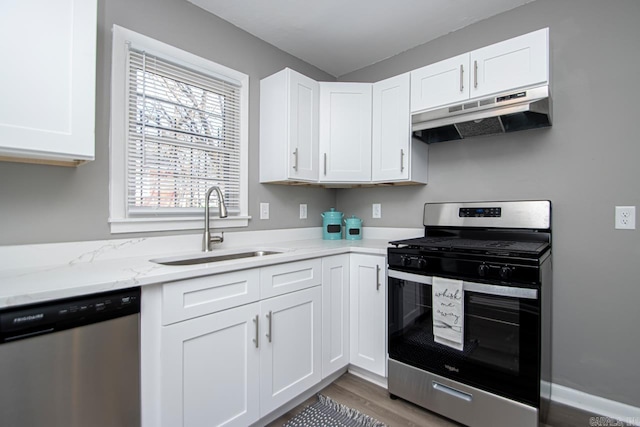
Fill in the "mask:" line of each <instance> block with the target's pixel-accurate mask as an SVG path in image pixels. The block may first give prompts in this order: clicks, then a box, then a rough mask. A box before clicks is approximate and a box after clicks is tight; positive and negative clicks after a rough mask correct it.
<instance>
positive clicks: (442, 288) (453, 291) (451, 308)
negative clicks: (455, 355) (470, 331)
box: [431, 277, 464, 350]
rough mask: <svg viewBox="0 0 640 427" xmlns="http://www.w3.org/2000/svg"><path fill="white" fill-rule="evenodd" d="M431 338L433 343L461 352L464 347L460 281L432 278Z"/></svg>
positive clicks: (462, 302)
mask: <svg viewBox="0 0 640 427" xmlns="http://www.w3.org/2000/svg"><path fill="white" fill-rule="evenodd" d="M431 288H432V297H433V336H434V339H435V342H437V343H440V344H443V345H446V346H449V347H451V348H455V349H456V350H462V349H463V347H464V290H463V284H462V280H452V279H445V278H444V277H434V278H433V284H432V287H431Z"/></svg>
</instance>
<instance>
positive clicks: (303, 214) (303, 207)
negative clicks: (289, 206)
mask: <svg viewBox="0 0 640 427" xmlns="http://www.w3.org/2000/svg"><path fill="white" fill-rule="evenodd" d="M300 219H307V205H306V203H300Z"/></svg>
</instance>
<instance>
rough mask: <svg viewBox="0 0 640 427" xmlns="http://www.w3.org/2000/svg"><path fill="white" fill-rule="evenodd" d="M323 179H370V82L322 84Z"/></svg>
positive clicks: (359, 180)
mask: <svg viewBox="0 0 640 427" xmlns="http://www.w3.org/2000/svg"><path fill="white" fill-rule="evenodd" d="M320 181H321V182H363V181H364V182H367V181H371V84H370V83H320Z"/></svg>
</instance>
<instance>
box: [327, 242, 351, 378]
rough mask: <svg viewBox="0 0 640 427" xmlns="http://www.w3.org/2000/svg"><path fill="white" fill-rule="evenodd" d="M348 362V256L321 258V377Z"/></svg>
mask: <svg viewBox="0 0 640 427" xmlns="http://www.w3.org/2000/svg"><path fill="white" fill-rule="evenodd" d="M348 364H349V255H347V254H345V255H335V256H330V257H326V258H323V259H322V378H326V377H327V376H329V375H331V374H333V373H334V372H336V371H338V370H340V369H342V368H344V367H345V366H347V365H348Z"/></svg>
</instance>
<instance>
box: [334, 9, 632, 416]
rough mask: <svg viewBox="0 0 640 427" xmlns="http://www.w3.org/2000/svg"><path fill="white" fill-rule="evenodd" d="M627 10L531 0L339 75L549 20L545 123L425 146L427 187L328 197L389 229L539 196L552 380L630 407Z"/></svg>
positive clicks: (385, 72) (357, 76)
mask: <svg viewBox="0 0 640 427" xmlns="http://www.w3.org/2000/svg"><path fill="white" fill-rule="evenodd" d="M639 19H640V2H638V1H637V0H628V1H623V0H616V1H606V2H605V1H594V0H589V1H584V0H537V1H535V2H533V3H529V4H527V5H525V6H522V7H520V8H517V9H514V10H512V11H510V12H507V13H504V14H501V15H498V16H496V17H493V18H491V19H488V20H486V21H483V22H480V23H477V24H475V25H472V26H470V27H467V28H465V29H462V30H460V31H456V32H454V33H451V34H448V35H446V36H444V37H442V38H440V39H437V40H435V41H433V42H431V43H428V44H425V45H422V46H419V47H417V48H415V49H412V50H410V51H407V52H404V53H402V54H400V55H397V56H395V57H392V58H390V59H388V60H385V61H384V62H381V63H378V64H375V65H373V66H371V67H368V68H365V69H362V70H359V71H357V72H354V73H351V74H349V75H346V76H343V77H341V78H340V80H344V81H370V82H374V81H377V80H380V79H383V78H386V77H390V76H393V75H396V74H399V73H402V72H405V71H409V70H411V69H414V68H418V67H421V66H424V65H427V64H430V63H433V62H436V61H438V60H441V59H445V58H448V57H451V56H454V55H457V54H460V53H463V52H466V51H469V50H473V49H475V48H478V47H482V46H485V45H488V44H491V43H494V42H498V41H501V40H504V39H507V38H511V37H514V36H517V35H520V34H524V33H526V32H529V31H533V30H537V29H539V28H543V27H549V28H550V42H551V61H552V64H551V78H552V84H553V86H552V98H553V108H554V111H553V118H554V125H553V127H552V128H550V129H548V130H535V131H528V132H522V133H519V134H517V133H516V134H510V135H501V136H493V137H484V138H476V139H470V140H466V141H452V142H443V143H440V144H434V145H431V146H430V149H429V150H430V151H429V156H430V159H429V184H428V185H427V186H419V187H394V188H374V189H348V190H342V189H341V190H338V194H337V201H338V202H337V205H338V208H339V209H340V210H341V211H343V212H345V213H346V214H349V215H350V214H356V215H358V216H360V217H361V218H363V219H364V221H365V225H368V226H390V227H396V226H416V227H420V226H421V225H422V224H421V218H422V216H421V214H422V207H423V204H424V203H425V202H439V201H473V200H482V201H484V200H510V199H549V200H551V201H552V202H553V262H554V284H553V285H554V289H553V304H554V311H553V333H554V336H553V379H554V382H556V383H558V384H562V385H565V386H568V387H571V388H575V389H578V390H582V391H585V392H587V393H590V394H594V395H598V396H602V397H606V398H609V399H613V400H616V401H620V402H624V403H628V404H631V405H634V406H636V407H640V386H639V384H640V369H638V354H640V310H638V303H639V302H640V262H639V261H640V238H639V237H640V234H639V233H640V231H638V230H634V231H622V230H614V222H613V214H614V206H615V205H636V206H640V191H639V189H638V183H639V182H640V168H639V167H638V160H639V159H640V144H639V143H638V134H637V128H638V120H639V117H640V116H639V114H638V112H639V108H638V104H637V100H638V99H640V85H639V84H638V76H639V75H640V55H638V44H639V43H640V25H638V20H639ZM425 167H426V165H425ZM377 202H379V203H382V216H383V217H382V219H376V220H374V219H371V203H377ZM638 220H639V225H640V218H638ZM620 415H622V416H624V415H630V414H620Z"/></svg>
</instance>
